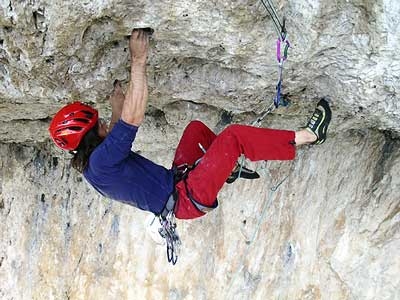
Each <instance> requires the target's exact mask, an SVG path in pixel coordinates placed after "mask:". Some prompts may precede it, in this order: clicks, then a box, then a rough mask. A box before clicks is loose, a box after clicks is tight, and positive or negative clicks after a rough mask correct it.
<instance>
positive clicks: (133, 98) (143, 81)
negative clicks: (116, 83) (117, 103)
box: [121, 63, 148, 126]
mask: <svg viewBox="0 0 400 300" xmlns="http://www.w3.org/2000/svg"><path fill="white" fill-rule="evenodd" d="M147 98H148V90H147V75H146V65H145V64H143V63H141V64H137V63H132V65H131V80H130V82H129V86H128V90H127V93H126V96H125V101H124V105H123V108H122V113H121V119H122V120H123V121H125V122H126V123H128V124H132V125H135V126H139V125H140V124H141V123H142V122H143V119H144V114H145V111H146V106H147Z"/></svg>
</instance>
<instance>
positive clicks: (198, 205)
mask: <svg viewBox="0 0 400 300" xmlns="http://www.w3.org/2000/svg"><path fill="white" fill-rule="evenodd" d="M183 182H184V183H185V190H186V195H187V196H188V198H189V199H190V201H191V202H192V204H193V205H194V206H195V207H196V208H197V209H198V210H200V211H201V212H203V213H208V212H209V211H211V210H213V209H214V208H216V207H217V206H218V200H217V199H215V201H214V203H213V204H212V205H211V206H208V205H204V204H202V203H200V202H199V201H197V200H196V199H194V197H193V195H192V193H191V192H190V191H189V189H188V186H187V183H186V178H185V179H183Z"/></svg>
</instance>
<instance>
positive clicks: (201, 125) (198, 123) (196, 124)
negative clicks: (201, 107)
mask: <svg viewBox="0 0 400 300" xmlns="http://www.w3.org/2000/svg"><path fill="white" fill-rule="evenodd" d="M205 127H207V126H206V125H205V124H204V123H203V122H201V121H199V120H193V121H190V123H189V124H188V125H187V126H186V128H190V129H193V128H196V129H202V128H205Z"/></svg>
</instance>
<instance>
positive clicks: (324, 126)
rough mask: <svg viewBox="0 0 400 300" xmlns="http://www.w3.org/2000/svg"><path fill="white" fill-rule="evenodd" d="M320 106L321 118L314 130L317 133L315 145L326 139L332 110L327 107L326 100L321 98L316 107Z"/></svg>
mask: <svg viewBox="0 0 400 300" xmlns="http://www.w3.org/2000/svg"><path fill="white" fill-rule="evenodd" d="M318 107H321V108H322V109H321V111H322V120H321V123H320V124H319V125H318V126H317V129H316V132H317V133H318V139H317V140H316V141H315V143H314V144H315V145H321V144H322V143H324V142H325V140H326V133H327V131H328V126H329V124H330V122H331V119H332V111H331V108H330V107H329V103H328V101H326V100H325V99H321V100H320V101H319V102H318V105H317V108H318Z"/></svg>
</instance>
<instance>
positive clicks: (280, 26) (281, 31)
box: [261, 0, 286, 39]
mask: <svg viewBox="0 0 400 300" xmlns="http://www.w3.org/2000/svg"><path fill="white" fill-rule="evenodd" d="M266 2H267V3H265V1H264V0H261V3H262V4H263V6H264V8H265V9H266V11H267V12H268V13H269V15H270V16H271V19H272V21H273V22H274V25H275V29H276V32H277V33H278V36H279V37H280V38H282V39H285V36H286V28H285V18H283V19H282V23H281V22H280V21H279V17H278V13H277V12H276V9H275V7H274V5H273V2H272V0H266ZM267 4H268V5H267Z"/></svg>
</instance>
